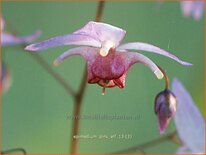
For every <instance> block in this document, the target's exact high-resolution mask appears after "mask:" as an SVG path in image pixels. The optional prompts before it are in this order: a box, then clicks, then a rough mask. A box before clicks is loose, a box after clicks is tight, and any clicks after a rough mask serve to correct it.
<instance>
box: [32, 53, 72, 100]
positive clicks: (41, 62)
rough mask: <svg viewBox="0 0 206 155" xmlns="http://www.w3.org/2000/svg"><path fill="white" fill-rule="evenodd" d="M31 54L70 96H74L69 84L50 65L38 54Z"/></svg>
mask: <svg viewBox="0 0 206 155" xmlns="http://www.w3.org/2000/svg"><path fill="white" fill-rule="evenodd" d="M31 56H32V57H33V58H34V59H35V60H36V61H37V62H38V63H39V64H40V65H41V66H42V67H43V68H44V69H45V70H46V71H47V72H48V73H49V74H50V75H51V76H53V77H54V78H55V79H56V80H57V81H58V82H59V84H60V85H62V86H63V88H64V89H65V90H66V91H67V92H68V94H70V95H71V96H72V97H75V96H76V93H75V92H74V90H73V89H72V88H71V86H70V85H69V84H68V83H67V82H66V81H65V80H64V79H63V78H62V77H61V76H60V75H59V74H58V73H56V72H55V71H54V70H53V69H52V68H51V67H50V65H49V64H48V63H47V62H46V61H45V60H44V59H43V58H42V57H41V56H40V55H39V54H38V53H31Z"/></svg>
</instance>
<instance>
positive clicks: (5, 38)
mask: <svg viewBox="0 0 206 155" xmlns="http://www.w3.org/2000/svg"><path fill="white" fill-rule="evenodd" d="M40 34H41V33H40V31H37V32H34V33H33V34H31V35H28V36H25V37H19V36H15V35H12V34H8V33H2V34H1V44H2V46H10V45H17V44H28V43H31V42H32V41H34V40H36V39H37V38H38V37H39V36H40Z"/></svg>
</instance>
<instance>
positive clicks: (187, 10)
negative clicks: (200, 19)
mask: <svg viewBox="0 0 206 155" xmlns="http://www.w3.org/2000/svg"><path fill="white" fill-rule="evenodd" d="M193 3H194V2H192V1H181V2H180V7H181V10H182V13H183V15H184V16H186V17H188V16H190V14H191V13H192V9H193Z"/></svg>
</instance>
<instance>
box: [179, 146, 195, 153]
mask: <svg viewBox="0 0 206 155" xmlns="http://www.w3.org/2000/svg"><path fill="white" fill-rule="evenodd" d="M176 154H193V152H192V151H191V150H190V149H189V148H187V147H186V146H181V147H180V148H178V150H177V152H176Z"/></svg>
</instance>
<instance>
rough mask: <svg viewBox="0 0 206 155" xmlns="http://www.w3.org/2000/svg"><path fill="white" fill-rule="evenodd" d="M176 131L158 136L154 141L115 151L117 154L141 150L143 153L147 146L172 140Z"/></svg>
mask: <svg viewBox="0 0 206 155" xmlns="http://www.w3.org/2000/svg"><path fill="white" fill-rule="evenodd" d="M176 134H177V133H176V131H175V132H173V133H170V134H168V135H165V136H163V137H160V138H157V139H154V140H152V141H149V142H146V143H143V144H140V145H138V146H134V147H131V148H128V149H125V150H122V151H118V152H115V154H123V153H129V152H137V151H139V152H141V153H145V149H147V148H150V147H153V146H155V145H158V144H161V143H163V142H165V141H168V140H172V139H173V137H174V136H175V135H176Z"/></svg>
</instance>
